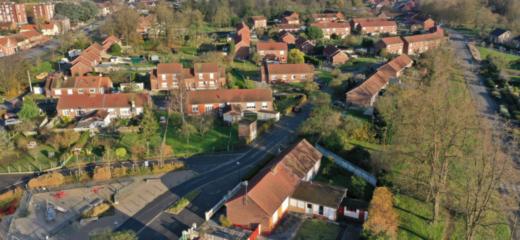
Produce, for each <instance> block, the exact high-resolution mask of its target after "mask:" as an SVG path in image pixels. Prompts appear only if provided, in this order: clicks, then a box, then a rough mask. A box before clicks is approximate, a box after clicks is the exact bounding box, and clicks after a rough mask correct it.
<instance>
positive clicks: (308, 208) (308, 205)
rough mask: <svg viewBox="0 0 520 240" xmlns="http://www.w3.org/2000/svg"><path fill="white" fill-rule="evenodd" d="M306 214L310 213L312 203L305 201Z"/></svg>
mask: <svg viewBox="0 0 520 240" xmlns="http://www.w3.org/2000/svg"><path fill="white" fill-rule="evenodd" d="M305 213H306V214H312V204H310V203H307V208H306V209H305Z"/></svg>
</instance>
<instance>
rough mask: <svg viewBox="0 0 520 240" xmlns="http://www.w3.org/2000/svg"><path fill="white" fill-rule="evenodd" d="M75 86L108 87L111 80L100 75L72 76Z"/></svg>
mask: <svg viewBox="0 0 520 240" xmlns="http://www.w3.org/2000/svg"><path fill="white" fill-rule="evenodd" d="M74 81H75V86H74V87H75V88H110V87H112V80H111V79H110V78H109V77H102V76H78V77H75V78H74Z"/></svg>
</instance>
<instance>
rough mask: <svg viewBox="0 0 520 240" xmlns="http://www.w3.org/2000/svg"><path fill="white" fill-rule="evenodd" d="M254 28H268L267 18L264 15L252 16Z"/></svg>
mask: <svg viewBox="0 0 520 240" xmlns="http://www.w3.org/2000/svg"><path fill="white" fill-rule="evenodd" d="M251 20H252V22H253V29H257V28H267V18H265V17H264V16H252V17H251Z"/></svg>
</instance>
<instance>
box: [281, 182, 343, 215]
mask: <svg viewBox="0 0 520 240" xmlns="http://www.w3.org/2000/svg"><path fill="white" fill-rule="evenodd" d="M346 195H347V189H346V188H339V187H334V186H331V185H329V184H321V183H317V182H301V183H300V184H299V185H298V187H297V188H296V190H295V191H294V193H293V194H292V196H291V197H292V198H295V199H298V200H303V201H305V202H310V203H314V204H319V205H322V206H327V207H333V208H334V209H337V208H338V207H339V206H340V204H341V202H342V201H343V199H344V198H345V197H346Z"/></svg>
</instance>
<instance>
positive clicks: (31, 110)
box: [18, 97, 40, 121]
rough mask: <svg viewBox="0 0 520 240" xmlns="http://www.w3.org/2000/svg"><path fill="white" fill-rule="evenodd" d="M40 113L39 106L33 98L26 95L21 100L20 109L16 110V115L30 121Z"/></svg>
mask: <svg viewBox="0 0 520 240" xmlns="http://www.w3.org/2000/svg"><path fill="white" fill-rule="evenodd" d="M39 115H40V108H39V107H38V105H36V103H35V102H34V100H33V99H32V98H30V97H26V98H25V99H24V101H23V105H22V109H21V110H20V112H18V116H19V117H20V119H22V120H26V121H30V120H34V119H35V118H37V117H38V116H39Z"/></svg>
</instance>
